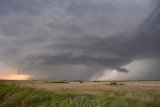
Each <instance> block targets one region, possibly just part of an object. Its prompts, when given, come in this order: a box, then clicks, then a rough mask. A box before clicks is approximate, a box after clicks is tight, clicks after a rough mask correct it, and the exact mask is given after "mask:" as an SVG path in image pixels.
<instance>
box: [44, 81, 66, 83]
mask: <svg viewBox="0 0 160 107" xmlns="http://www.w3.org/2000/svg"><path fill="white" fill-rule="evenodd" d="M45 83H69V82H68V81H46V82H45Z"/></svg>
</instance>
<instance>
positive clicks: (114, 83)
mask: <svg viewBox="0 0 160 107" xmlns="http://www.w3.org/2000/svg"><path fill="white" fill-rule="evenodd" d="M105 85H124V84H123V83H117V82H111V83H109V84H105Z"/></svg>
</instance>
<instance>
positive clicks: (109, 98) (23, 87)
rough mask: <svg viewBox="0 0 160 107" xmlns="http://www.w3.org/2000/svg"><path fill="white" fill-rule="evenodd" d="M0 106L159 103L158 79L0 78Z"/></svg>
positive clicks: (147, 106) (145, 106)
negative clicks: (54, 79)
mask: <svg viewBox="0 0 160 107" xmlns="http://www.w3.org/2000/svg"><path fill="white" fill-rule="evenodd" d="M0 107H160V81H123V82H99V81H94V82H83V81H74V82H73V81H72V82H68V81H58V82H54V81H0Z"/></svg>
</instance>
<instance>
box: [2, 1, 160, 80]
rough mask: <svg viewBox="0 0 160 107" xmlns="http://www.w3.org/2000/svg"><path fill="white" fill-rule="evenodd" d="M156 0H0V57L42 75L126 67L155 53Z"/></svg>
mask: <svg viewBox="0 0 160 107" xmlns="http://www.w3.org/2000/svg"><path fill="white" fill-rule="evenodd" d="M159 7H160V6H159V1H158V0H156V1H146V0H140V1H139V0H135V1H128V0H122V1H118V0H115V1H113V0H54V1H51V0H47V1H45V2H44V1H43V0H27V1H25V0H19V1H18V0H12V1H9V0H2V1H0V58H1V61H2V62H3V63H6V64H9V65H11V66H13V67H15V68H16V69H18V70H19V72H20V73H24V74H30V75H33V76H34V77H35V76H37V77H35V78H42V79H43V78H45V79H88V78H91V77H92V76H93V74H94V73H96V72H101V71H102V69H104V68H110V69H116V70H118V71H121V72H128V70H127V69H125V68H123V66H125V65H127V64H129V63H130V62H132V61H133V60H135V59H140V58H145V59H147V58H155V57H160V56H159V55H160V48H159V46H160V42H159V41H160V36H159V35H160V20H159V19H160V8H159Z"/></svg>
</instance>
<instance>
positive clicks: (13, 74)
mask: <svg viewBox="0 0 160 107" xmlns="http://www.w3.org/2000/svg"><path fill="white" fill-rule="evenodd" d="M30 77H31V76H30V75H23V74H18V73H17V70H9V71H7V72H6V73H3V74H1V75H0V79H5V80H28V79H30Z"/></svg>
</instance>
